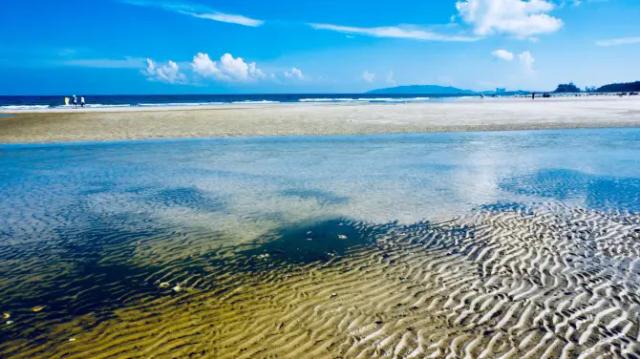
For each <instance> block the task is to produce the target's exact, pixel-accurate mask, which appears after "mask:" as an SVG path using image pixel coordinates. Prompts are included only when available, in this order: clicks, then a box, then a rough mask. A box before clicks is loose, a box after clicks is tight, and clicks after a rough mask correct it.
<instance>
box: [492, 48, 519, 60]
mask: <svg viewBox="0 0 640 359" xmlns="http://www.w3.org/2000/svg"><path fill="white" fill-rule="evenodd" d="M491 55H493V57H496V58H498V59H500V60H504V61H513V59H514V57H515V55H513V52H511V51H507V50H505V49H498V50H496V51H494V52H492V53H491Z"/></svg>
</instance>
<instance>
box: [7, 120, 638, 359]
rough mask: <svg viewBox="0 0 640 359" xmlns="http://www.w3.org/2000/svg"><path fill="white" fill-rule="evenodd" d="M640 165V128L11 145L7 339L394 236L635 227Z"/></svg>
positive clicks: (39, 335)
mask: <svg viewBox="0 0 640 359" xmlns="http://www.w3.org/2000/svg"><path fill="white" fill-rule="evenodd" d="M639 159H640V130H639V129H597V130H552V131H517V132H481V133H471V132H460V133H434V134H411V135H375V136H335V137H263V138H250V137H247V138H225V139H220V138H218V139H181V140H159V141H126V142H108V143H93V142H92V143H72V144H47V145H4V146H2V147H0V198H2V201H1V202H0V263H1V264H0V267H2V270H0V292H1V293H3V295H2V297H1V298H0V309H2V310H6V311H8V312H12V313H23V314H24V317H25V318H24V319H22V321H20V320H16V323H13V319H12V320H9V321H11V322H12V323H11V324H12V325H11V326H7V327H5V328H3V329H0V335H2V336H4V337H5V338H6V339H12V340H18V339H20V338H22V339H24V338H40V340H42V338H43V337H46V338H49V337H50V335H51V333H49V332H48V331H47V330H48V329H47V328H48V324H46V323H52V322H61V321H62V322H64V321H68V320H72V319H73V318H80V317H82V318H84V316H87V315H91V316H92V318H93V317H94V316H95V317H97V318H98V319H96V320H98V321H99V320H106V318H109V317H111V316H112V313H114V312H113V311H114V310H116V309H117V308H119V307H123V306H126V305H128V304H129V303H131V301H133V300H135V298H147V297H149V296H150V297H154V296H155V295H157V293H158V291H159V290H160V291H163V290H164V291H169V292H171V290H170V288H174V289H175V290H174V292H178V291H180V290H181V288H182V287H180V286H178V287H174V285H176V283H182V286H183V287H187V286H188V284H193V286H192V287H193V288H199V290H204V291H208V290H212V291H215V288H216V286H218V285H219V284H215V283H214V282H210V283H208V282H207V284H206V285H205V284H203V283H205V282H206V280H204V279H202V278H206V276H205V275H204V274H203V273H209V272H207V271H210V272H211V273H218V274H220V273H222V272H224V271H227V270H229V271H231V270H240V269H242V270H245V269H246V268H247V266H253V265H256V264H255V263H256V262H255V261H256V260H257V261H258V262H257V263H267V262H265V261H269V260H270V258H271V259H273V258H280V259H283V260H285V262H287V263H289V264H291V263H313V262H315V261H327V260H333V258H339V257H340V256H343V255H346V254H348V253H350V251H351V250H352V249H351V248H359V247H361V246H365V247H366V246H367V245H368V243H370V242H369V241H368V238H369V237H373V236H374V235H376V233H383V232H384V231H385V230H386V228H388V227H385V226H389V225H390V224H392V225H393V226H409V227H407V228H411V227H410V226H415V225H418V224H420V223H440V222H446V221H448V220H450V219H452V218H456V217H460V216H463V215H465V214H469V213H472V212H473V211H476V210H479V209H480V210H481V209H489V210H492V211H503V210H505V211H508V210H511V209H513V208H519V207H522V208H526V207H527V206H533V205H535V204H540V203H548V202H555V203H561V204H563V205H566V206H569V207H574V208H581V209H584V210H594V211H603V212H616V213H619V212H625V213H637V212H638V211H640V160H639ZM460 233H462V232H460ZM461 235H462V234H461ZM300 241H302V242H300ZM301 243H302V244H301ZM238 258H252V260H251V261H249V262H246V261H244V259H242V260H239V259H238ZM256 258H257V259H256ZM238 261H239V262H238ZM229 263H236V264H229ZM237 263H244V264H242V265H239V264H237ZM258 267H260V265H258ZM212 268H213V269H212ZM225 268H226V269H225ZM232 268H235V269H232ZM261 268H262V267H261ZM198 275H201V276H202V278H201V279H202V280H201V279H198V280H196V279H193V278H197V277H198ZM220 275H222V274H220ZM223 277H224V276H223ZM194 283H195V284H194ZM40 306H44V307H45V308H46V311H43V312H46V313H45V314H39V315H40V317H37V318H36V317H29V316H28V315H27V314H25V313H29V312H30V311H32V312H39V311H38V310H37V309H40ZM29 308H31V309H29ZM110 313H111V314H110ZM31 314H33V313H31ZM18 317H19V315H18ZM13 318H14V319H15V318H16V315H15V314H14V315H13ZM94 319H95V318H94ZM6 350H7V349H6V348H5V351H6Z"/></svg>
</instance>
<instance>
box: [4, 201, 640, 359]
mask: <svg viewBox="0 0 640 359" xmlns="http://www.w3.org/2000/svg"><path fill="white" fill-rule="evenodd" d="M334 225H335V226H336V227H335V228H334V229H332V230H333V231H335V233H342V232H341V231H343V232H344V233H346V234H344V236H345V237H346V238H344V237H340V239H341V240H351V237H353V236H362V237H363V238H366V239H367V240H366V241H362V242H354V243H352V244H353V245H351V246H345V247H344V248H342V252H340V253H328V255H327V258H315V259H312V260H308V261H306V260H297V261H291V260H290V259H291V258H290V256H288V255H284V254H282V253H280V252H278V251H277V250H276V249H274V247H264V248H267V249H265V250H263V252H257V251H252V250H248V251H242V250H240V251H236V252H235V254H234V255H231V256H229V255H228V254H226V255H225V257H224V258H225V259H220V258H217V259H215V260H214V258H213V257H214V256H212V255H211V254H210V253H209V254H203V255H201V256H199V257H195V256H194V257H193V258H192V260H185V259H181V260H179V261H175V262H174V263H170V264H168V263H166V262H165V263H163V265H162V266H156V267H153V268H152V267H148V268H144V269H140V272H138V273H136V274H135V275H133V277H135V278H136V280H139V282H138V281H133V282H132V280H131V278H128V279H127V280H126V281H125V280H124V279H123V280H118V279H115V280H114V281H113V282H112V284H111V285H112V286H113V287H114V289H113V290H112V293H119V294H118V295H119V298H121V302H119V303H118V305H117V306H116V307H113V308H108V310H106V311H107V312H108V314H109V315H108V316H102V317H98V316H97V314H96V313H97V310H95V309H94V310H87V311H86V312H79V314H78V315H75V316H70V317H65V319H64V320H60V319H57V320H56V319H55V317H53V316H51V317H47V308H46V307H45V308H44V309H43V310H42V312H38V313H34V312H29V313H27V310H24V311H22V312H20V311H18V312H17V315H14V316H13V317H12V319H15V321H16V323H14V325H15V327H14V328H15V329H6V328H3V329H0V330H2V331H0V334H1V335H3V336H5V340H3V341H1V342H0V356H2V357H11V358H34V357H47V358H50V357H65V358H148V357H154V358H182V357H184V358H193V357H211V358H336V357H342V358H373V357H386V358H463V357H464V358H614V357H623V358H640V344H639V343H640V323H639V320H638V318H640V288H639V286H640V259H639V258H640V216H638V215H631V214H625V213H602V212H598V211H592V210H584V209H580V208H568V207H563V206H560V205H553V206H552V205H545V206H539V207H535V208H529V209H523V208H513V209H511V210H505V211H495V210H479V211H477V212H474V213H473V214H472V215H469V216H466V217H463V218H458V219H455V220H452V221H451V222H447V223H440V224H437V225H434V224H429V223H418V224H415V225H411V226H400V225H395V224H389V225H383V226H373V227H372V226H369V225H366V224H363V223H338V222H336V223H335V224H334ZM341 226H343V227H344V228H346V229H341ZM347 229H348V231H350V232H348V233H347ZM332 233H334V232H332ZM300 237H301V238H300V239H299V240H300V241H306V240H307V238H305V237H306V236H305V235H301V236H300ZM0 254H2V256H3V257H4V256H9V255H10V253H0ZM300 258H307V257H300ZM16 275H18V274H16ZM43 275H44V274H43ZM136 276H137V277H136ZM136 286H139V287H144V288H145V290H139V288H136ZM78 288H80V285H78V286H77V288H75V290H77V289H78ZM151 288H152V289H151ZM110 293H111V292H110ZM75 295H76V296H80V297H81V296H82V291H78V292H76V293H75ZM78 303H81V301H79V302H78ZM43 304H46V303H43ZM58 310H62V309H58ZM25 333H28V334H29V335H26V334H25Z"/></svg>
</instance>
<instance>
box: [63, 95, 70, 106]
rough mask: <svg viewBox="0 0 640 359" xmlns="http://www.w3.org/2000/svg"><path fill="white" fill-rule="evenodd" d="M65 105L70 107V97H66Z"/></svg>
mask: <svg viewBox="0 0 640 359" xmlns="http://www.w3.org/2000/svg"><path fill="white" fill-rule="evenodd" d="M64 105H65V106H69V97H68V96H65V97H64Z"/></svg>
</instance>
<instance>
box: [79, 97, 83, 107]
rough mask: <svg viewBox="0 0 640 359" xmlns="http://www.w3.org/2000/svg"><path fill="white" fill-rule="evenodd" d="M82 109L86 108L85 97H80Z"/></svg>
mask: <svg viewBox="0 0 640 359" xmlns="http://www.w3.org/2000/svg"><path fill="white" fill-rule="evenodd" d="M80 107H83V108H84V96H80Z"/></svg>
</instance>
